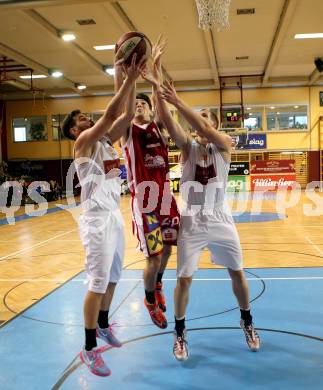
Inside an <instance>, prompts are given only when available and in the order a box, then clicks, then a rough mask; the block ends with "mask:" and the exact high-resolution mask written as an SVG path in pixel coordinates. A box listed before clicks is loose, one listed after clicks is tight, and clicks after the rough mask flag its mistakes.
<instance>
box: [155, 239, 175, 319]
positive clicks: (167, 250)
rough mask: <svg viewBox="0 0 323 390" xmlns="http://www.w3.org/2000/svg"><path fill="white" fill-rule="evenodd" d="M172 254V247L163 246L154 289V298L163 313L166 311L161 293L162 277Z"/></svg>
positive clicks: (163, 296)
mask: <svg viewBox="0 0 323 390" xmlns="http://www.w3.org/2000/svg"><path fill="white" fill-rule="evenodd" d="M171 254H172V247H171V246H170V245H164V250H163V253H162V256H161V263H160V268H159V271H158V274H157V281H156V287H155V298H156V302H157V304H158V306H159V307H160V308H161V309H162V311H163V312H165V311H166V299H165V295H164V291H163V281H162V278H163V275H164V272H165V269H166V267H167V264H168V260H169V258H170V256H171Z"/></svg>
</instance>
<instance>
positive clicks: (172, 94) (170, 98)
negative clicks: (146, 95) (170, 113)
mask: <svg viewBox="0 0 323 390" xmlns="http://www.w3.org/2000/svg"><path fill="white" fill-rule="evenodd" d="M161 97H162V98H163V99H165V100H166V101H167V102H168V103H170V104H174V105H175V104H176V103H177V102H178V96H177V93H176V90H175V87H174V84H173V82H172V81H165V83H164V84H163V85H162V87H161Z"/></svg>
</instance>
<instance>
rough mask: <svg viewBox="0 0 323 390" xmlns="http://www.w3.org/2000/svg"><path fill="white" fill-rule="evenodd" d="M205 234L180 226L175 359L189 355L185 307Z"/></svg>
mask: <svg viewBox="0 0 323 390" xmlns="http://www.w3.org/2000/svg"><path fill="white" fill-rule="evenodd" d="M206 244H207V242H206V235H205V232H203V230H200V231H197V230H192V229H190V228H189V229H185V221H183V220H182V228H181V230H180V232H179V237H178V242H177V247H178V248H177V283H176V288H175V291H174V316H175V331H174V346H173V354H174V356H175V358H176V359H177V360H180V361H183V360H187V359H188V356H189V352H188V345H187V332H186V325H185V316H186V309H187V306H188V303H189V292H190V287H191V284H192V278H193V274H194V272H195V271H196V270H197V268H198V261H199V258H200V255H201V252H202V250H203V248H204V247H205V246H206Z"/></svg>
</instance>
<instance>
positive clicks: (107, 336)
mask: <svg viewBox="0 0 323 390" xmlns="http://www.w3.org/2000/svg"><path fill="white" fill-rule="evenodd" d="M96 337H97V338H99V339H101V340H103V341H105V342H106V343H107V344H109V345H111V346H112V347H115V348H120V347H122V343H121V342H120V341H119V340H118V339H117V337H116V336H115V334H114V332H113V324H112V325H110V326H109V327H108V328H104V329H102V328H100V327H99V326H98V327H97V328H96Z"/></svg>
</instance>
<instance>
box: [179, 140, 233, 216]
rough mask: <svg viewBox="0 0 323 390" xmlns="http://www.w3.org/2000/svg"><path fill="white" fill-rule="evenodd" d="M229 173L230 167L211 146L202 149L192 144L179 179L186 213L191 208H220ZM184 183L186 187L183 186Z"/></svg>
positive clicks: (196, 143)
mask: <svg viewBox="0 0 323 390" xmlns="http://www.w3.org/2000/svg"><path fill="white" fill-rule="evenodd" d="M229 169H230V163H229V162H226V161H225V160H224V159H223V157H222V155H221V153H220V151H219V150H218V148H217V147H216V146H215V145H214V144H211V143H209V144H207V145H206V146H203V145H200V144H199V143H198V142H196V141H195V140H193V141H192V144H191V148H190V153H189V156H188V158H187V160H186V161H185V162H184V163H183V173H182V178H181V193H182V198H183V200H184V202H185V203H186V209H187V210H188V209H191V206H193V205H199V206H202V207H203V206H204V207H207V208H208V209H210V210H213V209H215V208H218V207H221V206H223V204H224V201H225V198H226V196H225V195H226V186H227V179H228V174H229ZM188 182H191V183H188ZM184 183H187V184H186V185H185V186H184Z"/></svg>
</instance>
